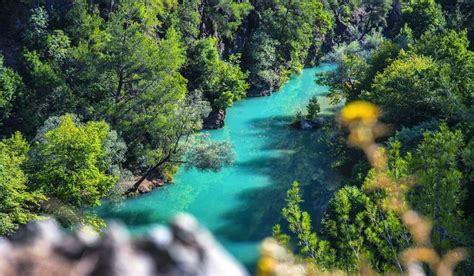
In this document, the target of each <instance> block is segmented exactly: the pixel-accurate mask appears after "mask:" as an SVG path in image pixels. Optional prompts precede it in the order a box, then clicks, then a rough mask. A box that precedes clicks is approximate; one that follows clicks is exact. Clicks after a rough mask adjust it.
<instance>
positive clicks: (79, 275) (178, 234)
mask: <svg viewBox="0 0 474 276" xmlns="http://www.w3.org/2000/svg"><path fill="white" fill-rule="evenodd" d="M247 274H248V273H247V272H246V271H245V270H244V268H243V267H242V266H241V265H240V264H239V263H238V262H236V261H235V260H234V259H233V258H232V257H231V256H230V255H229V254H228V253H227V252H225V250H224V249H223V248H222V247H221V246H220V245H219V244H218V243H217V242H216V240H215V239H214V238H213V237H212V235H211V234H210V233H209V232H208V231H207V230H205V229H203V228H202V227H201V226H200V225H199V224H198V223H197V221H196V220H195V219H194V218H192V217H190V216H188V215H179V216H177V217H176V218H175V219H174V220H173V221H172V222H171V224H170V226H169V227H165V226H158V227H156V228H155V229H154V230H152V231H151V232H150V234H148V235H147V236H145V237H142V238H139V239H132V238H131V237H130V236H129V234H128V232H127V231H126V229H124V228H123V227H122V226H120V225H117V224H110V226H109V227H108V228H107V229H106V231H105V233H103V234H102V235H99V234H97V233H96V232H94V231H92V230H87V229H81V230H78V231H77V232H75V233H74V234H70V235H67V234H65V233H64V232H63V231H62V230H61V228H60V227H59V225H58V224H57V223H56V222H55V221H54V220H44V221H35V222H32V223H30V224H28V225H26V226H25V227H23V228H22V229H21V230H20V231H18V232H17V233H16V234H15V235H14V236H13V237H11V238H10V239H8V240H7V239H5V238H2V239H1V240H0V275H25V276H40V275H41V276H43V275H72V276H86V275H100V276H105V275H111V276H122V275H123V276H126V275H145V276H146V275H236V276H239V275H247Z"/></svg>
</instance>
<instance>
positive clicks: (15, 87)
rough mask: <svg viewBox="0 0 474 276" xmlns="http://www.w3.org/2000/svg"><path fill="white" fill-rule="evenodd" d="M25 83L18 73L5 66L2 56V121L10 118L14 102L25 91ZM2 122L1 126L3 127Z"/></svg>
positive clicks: (0, 71) (0, 103) (0, 81)
mask: <svg viewBox="0 0 474 276" xmlns="http://www.w3.org/2000/svg"><path fill="white" fill-rule="evenodd" d="M23 88H24V87H23V82H22V79H21V77H20V75H19V74H18V73H16V72H15V71H13V70H12V69H10V68H8V67H6V66H5V65H4V59H3V56H2V55H0V120H1V121H3V120H4V119H6V118H8V117H9V116H10V112H11V109H12V102H13V100H14V98H15V96H17V94H19V92H20V91H21V90H22V89H23ZM1 121H0V125H1Z"/></svg>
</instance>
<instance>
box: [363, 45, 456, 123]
mask: <svg viewBox="0 0 474 276" xmlns="http://www.w3.org/2000/svg"><path fill="white" fill-rule="evenodd" d="M438 78H439V71H438V65H437V64H436V63H435V62H434V61H433V59H431V58H429V57H425V56H419V55H414V54H408V55H403V56H401V57H400V58H398V59H397V60H395V61H394V62H393V63H391V64H390V65H389V66H388V67H387V68H385V70H384V71H383V72H382V73H379V74H377V75H376V77H375V79H374V81H373V83H372V88H371V91H370V92H368V93H366V94H365V97H366V98H368V99H369V100H371V101H372V102H374V103H376V104H378V105H379V106H380V107H381V108H382V109H383V110H384V119H386V120H387V121H388V122H391V123H395V124H397V125H405V126H412V125H415V124H417V123H420V122H422V121H424V120H427V119H430V118H432V117H441V116H442V115H443V111H444V106H445V105H446V104H448V103H449V102H448V101H446V98H444V97H442V94H441V91H442V89H441V88H442V86H441V85H440V84H439V82H438V80H437V79H438Z"/></svg>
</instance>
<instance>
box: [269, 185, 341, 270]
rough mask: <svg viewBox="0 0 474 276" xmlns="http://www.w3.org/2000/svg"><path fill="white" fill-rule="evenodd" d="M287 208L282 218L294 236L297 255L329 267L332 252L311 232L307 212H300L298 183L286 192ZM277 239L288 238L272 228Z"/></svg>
mask: <svg viewBox="0 0 474 276" xmlns="http://www.w3.org/2000/svg"><path fill="white" fill-rule="evenodd" d="M286 202H287V207H285V208H283V210H282V216H283V218H284V219H285V220H286V221H287V223H288V229H289V231H290V232H291V233H292V234H293V235H295V236H296V240H297V245H298V249H299V253H300V254H301V255H302V256H304V257H305V258H310V259H311V260H312V261H313V262H316V263H317V264H321V265H323V267H324V268H327V267H329V266H330V264H331V263H333V262H334V261H335V260H334V257H335V256H334V251H333V250H332V249H330V248H329V246H328V244H327V242H326V241H320V240H319V239H318V236H317V235H316V232H314V231H313V226H312V224H311V217H310V215H309V214H308V212H304V211H302V210H301V207H300V203H302V202H303V199H302V198H301V195H300V188H299V183H298V182H296V181H295V182H293V185H292V187H291V188H290V189H289V190H288V192H287V197H286ZM274 231H275V233H276V235H277V238H278V237H280V239H283V240H284V241H289V238H288V236H285V235H283V234H281V229H280V227H279V226H275V227H274Z"/></svg>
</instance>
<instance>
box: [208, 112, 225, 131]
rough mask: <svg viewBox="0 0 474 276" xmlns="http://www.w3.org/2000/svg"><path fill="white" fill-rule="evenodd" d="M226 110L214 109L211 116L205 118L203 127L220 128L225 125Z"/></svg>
mask: <svg viewBox="0 0 474 276" xmlns="http://www.w3.org/2000/svg"><path fill="white" fill-rule="evenodd" d="M224 121H225V111H224V110H221V109H219V110H214V109H213V110H212V111H211V113H209V116H207V118H205V119H204V121H203V127H204V128H205V129H218V128H222V127H224Z"/></svg>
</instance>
